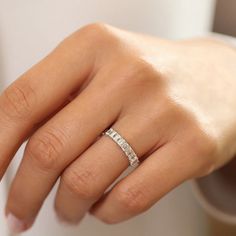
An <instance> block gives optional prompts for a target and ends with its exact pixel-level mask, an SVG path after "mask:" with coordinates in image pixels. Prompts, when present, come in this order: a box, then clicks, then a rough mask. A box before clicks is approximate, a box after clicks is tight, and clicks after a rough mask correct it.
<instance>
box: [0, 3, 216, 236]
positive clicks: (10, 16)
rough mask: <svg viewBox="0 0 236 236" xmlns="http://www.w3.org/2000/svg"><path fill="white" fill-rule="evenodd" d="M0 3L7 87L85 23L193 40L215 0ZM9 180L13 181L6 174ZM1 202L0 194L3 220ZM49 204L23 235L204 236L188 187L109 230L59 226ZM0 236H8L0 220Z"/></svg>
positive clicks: (0, 54)
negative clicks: (34, 223) (96, 23)
mask: <svg viewBox="0 0 236 236" xmlns="http://www.w3.org/2000/svg"><path fill="white" fill-rule="evenodd" d="M0 3H1V8H0V61H1V66H2V67H3V68H0V71H4V75H2V74H1V76H0V79H4V81H2V82H4V84H5V85H7V84H9V83H11V82H12V81H13V80H15V79H16V78H17V77H18V76H19V75H20V74H21V73H23V72H24V71H25V70H27V69H28V68H29V67H31V66H32V65H33V64H34V63H36V62H37V61H38V60H39V59H41V58H42V57H43V56H45V55H46V54H47V53H48V52H49V51H51V49H52V48H54V47H55V46H56V44H57V43H58V42H59V41H60V40H62V39H63V38H64V37H65V36H67V35H68V34H70V33H71V32H72V31H75V30H76V29H78V28H79V27H80V26H82V25H84V24H87V23H89V22H96V21H103V22H106V23H109V24H112V25H114V26H118V27H121V28H125V29H128V30H132V31H139V32H144V33H149V34H154V35H158V36H161V37H168V38H183V37H192V36H195V35H201V34H204V33H206V32H208V31H209V30H210V29H211V26H212V18H213V12H214V5H215V1H214V0H139V1H137V0H125V1H124V0H123V1H122V0H121V1H117V0H86V1H85V0H84V1H83V0H70V1H67V0H51V1H48V0H41V1H32V0H23V1H14V0H0ZM23 147H24V146H22V148H21V149H20V150H19V152H18V153H17V154H16V158H15V160H14V162H13V164H12V165H11V170H12V173H14V171H15V170H16V168H17V165H18V162H19V160H20V158H21V157H22V153H23ZM9 176H10V177H13V175H11V174H10V173H9ZM157 187H158V184H157ZM1 188H2V185H1ZM2 191H3V189H2ZM2 198H3V196H2V193H1V195H0V201H1V206H0V207H1V211H0V215H1V217H2V215H3V203H4V199H2ZM52 201H53V193H52V194H51V195H50V197H49V199H48V201H46V204H45V205H44V208H43V210H42V212H41V214H40V215H39V218H38V220H37V222H36V225H35V226H34V228H33V229H32V230H30V231H29V232H28V233H26V234H24V235H26V236H27V235H28V236H42V235H45V236H51V235H57V236H65V235H70V236H73V235H81V236H83V235H84V236H85V235H86V236H92V235H95V234H96V235H103V236H106V235H107V236H108V235H109V236H110V235H114V236H115V235H119V236H120V235H121V234H123V235H137V236H139V235H140V236H144V235H165V236H173V234H174V235H175V236H185V235H186V236H189V235H191V236H199V235H201V236H204V218H203V213H202V212H201V211H200V209H199V208H198V207H197V205H196V202H195V200H194V199H193V197H192V193H191V192H190V190H189V185H186V184H185V185H182V186H181V187H180V188H178V189H176V190H175V191H173V192H172V193H170V194H169V195H168V196H167V197H165V198H164V199H162V200H161V201H160V202H159V203H158V204H157V205H156V206H155V207H154V208H152V210H150V211H149V212H147V213H146V214H144V215H142V216H139V217H137V218H136V219H133V220H131V221H128V222H126V223H124V224H122V225H117V226H112V227H111V226H107V225H103V224H101V223H99V222H97V221H95V220H94V219H91V218H88V219H85V221H84V222H83V223H82V225H81V227H79V228H78V229H76V228H70V227H59V225H58V223H56V222H55V220H54V217H53V212H52V205H53V203H52ZM91 226H92V227H91ZM173 232H174V233H173ZM0 235H3V236H6V232H5V223H4V221H2V220H0Z"/></svg>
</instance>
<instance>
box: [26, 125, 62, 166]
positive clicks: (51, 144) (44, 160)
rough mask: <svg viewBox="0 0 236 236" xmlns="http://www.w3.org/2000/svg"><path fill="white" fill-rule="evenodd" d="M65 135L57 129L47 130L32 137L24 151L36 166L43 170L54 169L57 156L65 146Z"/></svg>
mask: <svg viewBox="0 0 236 236" xmlns="http://www.w3.org/2000/svg"><path fill="white" fill-rule="evenodd" d="M65 143H66V141H65V135H64V134H63V132H62V131H59V130H58V129H48V130H47V131H43V132H42V133H41V134H38V135H36V136H33V137H32V138H31V139H30V141H29V144H28V145H27V148H26V151H27V153H28V154H29V156H30V158H33V159H34V160H35V161H36V163H37V165H38V166H39V167H40V168H41V169H44V170H51V169H55V168H56V167H57V165H58V156H59V155H60V153H61V151H62V149H63V148H64V146H65Z"/></svg>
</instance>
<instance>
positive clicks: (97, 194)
mask: <svg viewBox="0 0 236 236" xmlns="http://www.w3.org/2000/svg"><path fill="white" fill-rule="evenodd" d="M235 74H236V53H235V51H234V50H233V49H231V48H230V47H228V46H225V45H224V44H222V43H219V42H215V41H212V40H208V39H195V40H188V41H176V42H172V41H167V40H161V39H158V38H154V37H149V36H145V35H139V34H135V33H131V32H127V31H123V30H120V29H116V28H114V27H111V26H107V25H103V24H91V25H88V26H85V27H84V28H82V29H80V30H79V31H77V32H75V33H74V34H73V35H71V36H70V37H68V38H67V39H65V40H64V41H63V42H62V43H61V44H60V45H59V46H58V47H57V48H56V49H55V50H54V51H53V52H52V53H51V54H50V55H48V56H47V57H46V58H45V59H43V60H42V61H41V62H40V63H39V64H37V65H35V66H34V67H33V68H31V69H30V70H29V71H27V72H26V73H25V74H24V75H22V76H21V77H20V78H19V79H18V80H16V81H15V82H14V83H13V84H11V85H10V86H9V87H8V88H7V89H6V90H5V91H4V92H3V93H2V95H1V97H0V120H1V123H0V125H1V127H0V144H1V157H0V173H1V176H2V175H3V174H4V172H5V170H6V168H7V166H8V164H9V162H10V160H11V158H12V157H13V156H14V154H15V152H16V151H17V149H18V148H19V147H20V145H21V144H22V142H24V140H26V139H28V138H29V141H28V143H27V145H26V149H25V152H24V157H23V160H22V163H21V165H20V167H19V170H18V172H17V174H16V177H15V179H14V181H13V183H12V186H11V189H10V193H9V198H8V202H7V207H6V214H7V219H8V223H9V224H10V227H11V228H12V230H13V231H18V232H20V231H24V230H26V229H28V228H29V227H30V226H31V225H32V224H33V222H34V220H35V218H36V215H37V213H38V211H39V209H40V208H41V206H42V203H43V201H44V200H45V198H46V197H47V195H48V194H49V192H50V190H51V189H52V187H53V185H54V184H55V182H56V180H57V179H58V178H60V185H59V188H58V192H57V195H56V199H55V209H56V212H57V214H58V216H59V217H60V218H61V219H63V220H65V221H68V222H71V223H77V222H79V221H80V220H81V219H82V217H83V216H84V215H85V214H86V212H87V211H90V213H91V214H93V215H94V216H96V217H97V218H99V219H101V220H102V221H104V222H106V223H117V222H121V221H124V220H127V219H129V218H131V217H133V216H135V215H137V214H139V213H141V212H144V211H145V210H147V209H148V208H150V207H151V206H152V205H153V204H154V203H156V202H157V201H158V200H159V199H160V198H161V197H162V196H164V195H165V194H166V193H168V192H169V191H170V190H171V189H173V188H174V187H176V186H178V185H179V184H180V183H182V182H183V181H185V180H188V179H191V178H194V177H200V176H203V175H206V174H208V173H210V172H212V171H213V170H215V169H216V168H218V167H220V166H222V165H223V164H225V163H226V162H227V161H229V160H230V159H231V158H232V157H233V155H234V154H235V151H236V141H235V140H236V126H235V124H236V112H235V107H236V78H235ZM111 126H112V127H113V128H114V129H116V130H117V131H118V132H119V133H120V134H121V135H122V136H123V137H125V138H126V140H127V141H128V142H129V143H130V145H131V146H132V147H133V149H134V150H135V152H136V153H137V154H138V156H139V157H140V161H141V164H140V166H139V167H138V168H137V169H135V170H134V171H133V172H132V173H130V174H129V175H128V176H127V177H125V178H124V179H122V180H121V181H119V182H118V183H117V184H116V185H115V186H114V187H113V188H112V190H110V191H109V192H107V193H106V194H104V192H105V190H106V189H107V188H108V187H109V186H110V185H111V184H112V183H113V182H114V181H115V180H116V179H117V177H118V176H120V174H121V173H122V172H123V171H124V170H125V169H126V168H127V167H128V164H129V162H128V160H127V158H126V156H125V154H124V153H123V152H122V150H121V149H120V148H119V147H118V145H117V144H116V143H115V142H114V141H112V140H111V139H110V138H109V137H107V136H101V135H100V134H101V133H102V132H103V131H104V130H105V129H107V128H109V127H111Z"/></svg>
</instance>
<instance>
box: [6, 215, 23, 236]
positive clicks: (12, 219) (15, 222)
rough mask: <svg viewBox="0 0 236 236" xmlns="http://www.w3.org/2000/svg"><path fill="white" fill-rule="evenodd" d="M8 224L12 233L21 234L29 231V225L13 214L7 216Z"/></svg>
mask: <svg viewBox="0 0 236 236" xmlns="http://www.w3.org/2000/svg"><path fill="white" fill-rule="evenodd" d="M7 224H8V228H9V230H10V231H11V233H21V232H23V231H25V230H26V229H27V224H26V223H25V222H24V221H22V220H20V219H18V218H17V217H16V216H14V215H13V214H11V213H9V214H8V215H7Z"/></svg>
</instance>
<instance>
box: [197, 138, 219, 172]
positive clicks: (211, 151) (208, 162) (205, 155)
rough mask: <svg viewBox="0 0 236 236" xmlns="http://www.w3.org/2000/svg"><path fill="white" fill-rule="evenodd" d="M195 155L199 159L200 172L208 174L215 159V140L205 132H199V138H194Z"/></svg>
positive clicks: (212, 167)
mask: <svg viewBox="0 0 236 236" xmlns="http://www.w3.org/2000/svg"><path fill="white" fill-rule="evenodd" d="M193 147H194V149H195V155H196V156H198V158H199V161H200V170H201V172H202V173H201V174H203V175H205V174H209V172H211V171H212V170H213V169H214V166H215V164H216V159H217V142H216V141H215V140H214V138H212V137H209V135H207V134H201V136H200V138H199V139H197V141H196V140H195V145H194V146H193Z"/></svg>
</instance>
